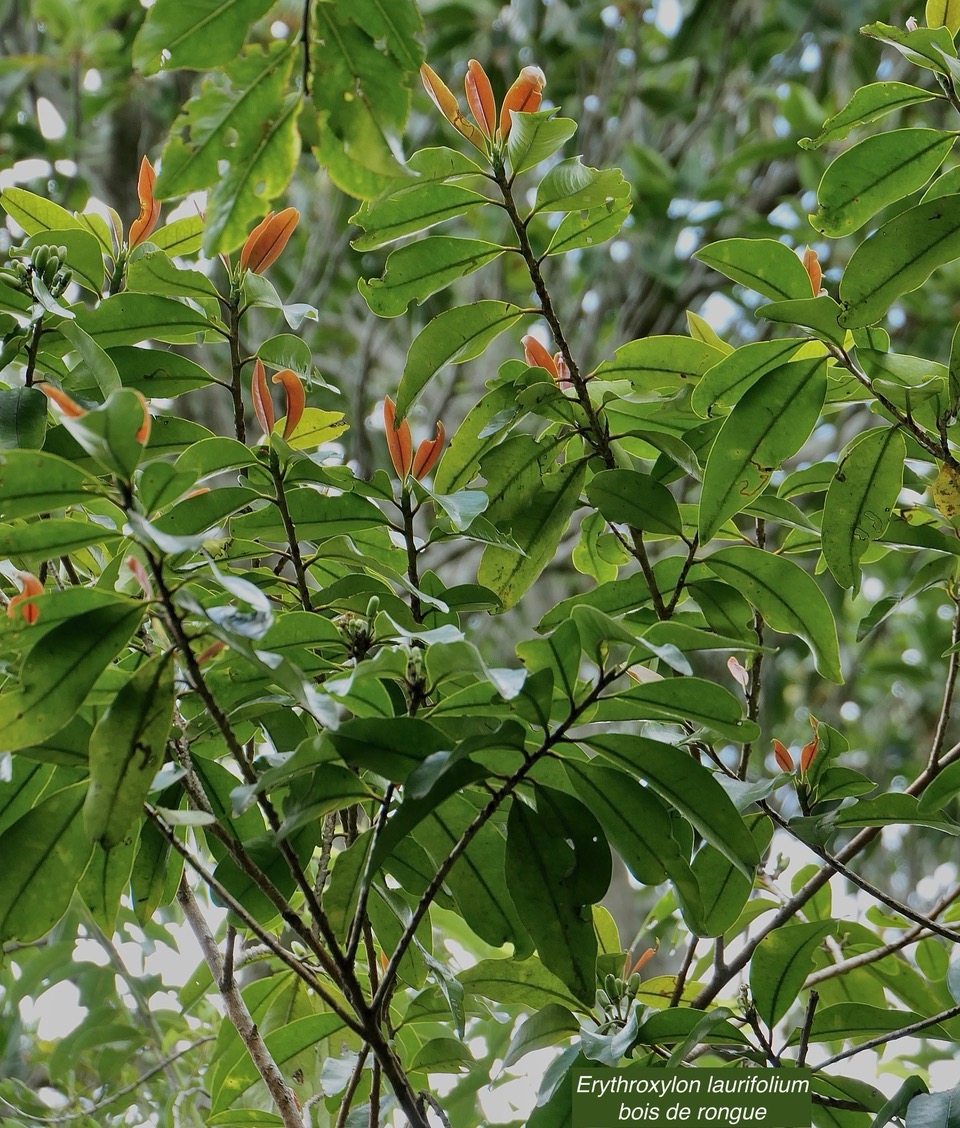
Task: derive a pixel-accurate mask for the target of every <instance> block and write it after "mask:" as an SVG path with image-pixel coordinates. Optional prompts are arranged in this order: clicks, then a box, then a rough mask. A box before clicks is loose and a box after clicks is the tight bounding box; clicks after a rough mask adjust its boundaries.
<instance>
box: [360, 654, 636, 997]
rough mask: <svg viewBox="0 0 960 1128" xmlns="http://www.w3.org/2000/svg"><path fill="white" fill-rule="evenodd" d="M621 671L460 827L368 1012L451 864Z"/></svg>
mask: <svg viewBox="0 0 960 1128" xmlns="http://www.w3.org/2000/svg"><path fill="white" fill-rule="evenodd" d="M622 673H623V671H622V670H621V669H616V670H613V671H610V672H608V673H601V675H600V677H599V678H598V679H597V684H596V685H595V686H594V687H593V689H591V690H590V692H589V693H588V694H587V695H586V697H585V698H584V699H583V700H582V701H581V702H580V704H579V705H575V706H573V708H571V710H570V712H569V714H568V715H567V718H566V720H564V721H563V722H562V723H561V724H560V725H559V726H558V727H557V728H556V729H554V731H553V732H552V733H551V734H549V735H548V736H547V737H546V739H545V740H544V741H543V743H542V744H541V745H540V747H539V748H538V749H537V750H536V752H533V753H531V755H530V756H529V757H528V758H527V759H526V760H525V761H524V763H523V764H521V765H520V767H519V768H517V770H516V771H515V772H514V773H513V775H512V776H510V778H509V779H508V780H507V781H506V782H505V783H504V784H503V785H502V786H501V787H500V788H498V789H497V790H496V791H495V792H494V793H493V795H492V796H491V797H490V800H489V801H488V802H487V804H486V806H485V807H484V808H483V810H481V811H480V813H479V814H478V815H477V816H476V818H474V820H473V822H471V823H470V825H469V826H468V827H467V828H466V830H464V832H463V834H461V835H460V838H459V840H458V841H457V843H456V844H455V845H454V847H453V848H452V849H451V851H450V853H449V854H448V855H447V856H446V858H445V859H444V860H443V862H441V863H440V866H439V867H438V869H437V872H436V874H435V875H434V877H433V878H432V879H431V881H430V884H429V885H428V886H427V888H426V889H425V890H424V891H423V894H422V895H421V897H420V900H419V901H418V902H417V906H416V908H415V909H414V910H413V913H412V915H411V917H410V920H409V921H408V922H407V925H406V927H405V928H404V930H403V934H402V935H401V937H400V940H399V941H398V943H397V946H396V948H395V950H394V952H393V955H392V956H391V957H390V962H389V963H388V964H387V967H386V969H385V970H384V973H383V978H382V979H381V981H380V986H379V987H378V988H377V991H376V994H375V995H374V997H373V1002H372V1004H371V1011H372V1012H373V1013H374V1014H376V1013H377V1012H378V1011H379V1009H380V1008H381V1007H382V1006H383V1003H384V1000H385V999H386V998H387V996H388V994H389V991H390V988H391V985H392V983H393V981H394V979H395V978H396V975H397V969H398V968H399V966H400V961H401V960H402V959H403V956H404V954H405V953H406V950H407V948H408V947H409V946H410V944H411V942H412V941H413V938H414V936H415V934H416V931H417V929H418V928H419V926H420V922H421V921H422V920H423V918H424V916H425V915H426V913H427V910H428V909H429V908H430V905H431V904H432V902H433V899H434V897H436V895H437V893H438V892H439V891H440V887H441V886H442V885H443V882H444V881H445V879H446V876H447V874H448V873H449V872H450V870H451V869H453V867H454V865H455V864H456V862H457V859H458V858H460V857H461V856H462V855H463V854H464V853H465V851H466V849H467V847H468V846H469V845H470V843H471V842H472V841H473V840H474V838H475V837H476V836H477V834H478V833H479V832H480V831H481V830H482V828H483V827H484V826H486V824H487V823H488V822H489V821H490V819H491V818H493V816H494V815H495V814H496V812H497V811H498V810H499V808H500V806H501V804H502V803H503V802H504V800H505V799H508V798H509V797H510V796H511V795H512V794H513V792H514V791H515V790H516V788H517V787H518V786H519V784H521V783H522V782H523V781H524V780H525V779H526V777H527V776H528V775H529V774H530V771H531V769H532V768H533V767H534V765H535V764H537V763H538V762H539V761H540V760H541V759H543V757H544V756H546V754H547V753H548V752H549V751H550V750H551V749H552V748H553V747H554V746H555V745H557V744H559V743H561V742H562V741H563V740H564V738H565V736H566V734H567V732H568V731H569V730H570V728H572V727H573V725H574V724H576V722H577V720H578V719H579V717H580V716H581V715H582V714H583V712H584V711H585V710H586V709H588V708H589V707H590V706H591V705H592V704H593V703H594V702H595V701H597V700H598V699H599V697H600V694H601V693H602V692H603V691H604V690H605V689H606V688H607V686H608V685H610V684H611V682H614V681H616V679H617V678H618V677H620V676H621V675H622Z"/></svg>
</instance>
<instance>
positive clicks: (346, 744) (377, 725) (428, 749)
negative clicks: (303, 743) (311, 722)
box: [329, 717, 451, 783]
mask: <svg viewBox="0 0 960 1128" xmlns="http://www.w3.org/2000/svg"><path fill="white" fill-rule="evenodd" d="M329 738H330V741H331V742H332V744H333V746H334V748H336V750H337V752H338V753H339V754H340V755H341V756H342V757H343V759H344V761H345V762H346V763H348V764H349V765H350V766H351V767H354V768H372V769H373V770H374V771H375V772H377V774H378V775H382V776H384V777H385V778H386V779H389V780H393V782H394V783H403V781H404V780H405V779H406V778H407V776H408V775H409V774H410V773H411V772H412V771H413V770H414V769H415V768H418V767H419V766H420V765H421V764H422V763H423V761H424V760H425V759H426V758H427V757H428V756H430V755H432V754H433V753H435V752H441V751H444V750H449V749H450V747H451V741H450V739H449V738H448V737H446V736H444V735H443V733H442V732H440V730H439V729H437V728H434V726H433V725H431V724H428V723H427V722H426V721H422V720H420V718H419V717H389V718H386V717H385V718H380V717H364V718H358V719H354V720H352V721H348V722H347V723H346V724H344V725H341V726H340V728H339V729H338V730H337V731H336V732H332V733H330V736H329Z"/></svg>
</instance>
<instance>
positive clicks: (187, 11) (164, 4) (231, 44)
mask: <svg viewBox="0 0 960 1128" xmlns="http://www.w3.org/2000/svg"><path fill="white" fill-rule="evenodd" d="M272 7H273V0H191V2H190V3H189V4H184V3H181V0H157V2H156V3H155V4H154V5H153V6H152V7H151V8H150V9H149V11H148V12H147V18H146V19H145V20H144V22H143V25H142V27H141V28H140V31H139V32H138V33H137V38H136V39H135V40H134V43H133V65H134V66H135V67H136V68H137V70H140V71H142V72H143V73H144V74H156V72H157V71H158V70H160V68H161V67H163V68H164V69H165V70H176V69H178V68H180V67H189V68H190V69H192V70H206V69H207V68H209V67H215V66H217V65H218V64H220V63H228V62H230V61H231V60H232V59H234V58H235V57H236V56H237V54H238V53H239V51H240V48H241V47H242V46H243V42H244V40H245V39H246V37H247V31H248V29H249V27H250V25H251V24H252V23H253V22H254V21H255V20H258V19H260V17H261V16H265V15H266V14H267V12H268V11H269V10H270V9H271V8H272Z"/></svg>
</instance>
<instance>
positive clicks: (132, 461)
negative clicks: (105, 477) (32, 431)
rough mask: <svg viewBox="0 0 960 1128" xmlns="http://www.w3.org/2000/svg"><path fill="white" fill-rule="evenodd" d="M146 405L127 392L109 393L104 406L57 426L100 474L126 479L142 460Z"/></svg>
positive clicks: (65, 418)
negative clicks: (98, 468) (95, 462)
mask: <svg viewBox="0 0 960 1128" xmlns="http://www.w3.org/2000/svg"><path fill="white" fill-rule="evenodd" d="M146 414H147V409H146V405H145V404H144V401H143V399H142V398H141V397H140V396H139V395H138V394H137V393H136V392H134V391H132V390H131V389H130V388H119V389H118V390H117V391H115V392H111V394H110V395H109V397H108V398H107V400H106V402H105V403H103V404H101V405H100V406H99V407H96V408H92V409H91V410H90V411H87V412H86V413H85V414H84V415H81V416H79V417H78V418H71V417H69V416H64V418H63V420H62V421H61V426H62V427H63V428H64V430H65V431H68V432H69V433H70V434H71V435H72V436H73V438H74V439H75V440H76V441H77V442H78V443H79V444H80V446H81V447H83V449H84V450H85V451H86V452H87V454H89V455H90V457H91V458H93V459H95V460H96V461H97V462H98V463H99V464H100V465H101V466H102V467H103V468H104V470H106V471H108V472H109V473H111V474H117V475H118V476H120V477H122V478H124V479H126V480H127V481H129V480H130V478H131V477H132V475H133V472H134V470H135V469H136V468H137V465H138V463H139V462H140V459H141V458H142V457H143V451H144V444H143V441H142V437H140V436H141V428H142V427H143V426H144V424H145V422H146V421H147V420H146V419H145V415H146Z"/></svg>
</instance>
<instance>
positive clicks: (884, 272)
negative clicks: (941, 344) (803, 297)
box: [840, 196, 960, 329]
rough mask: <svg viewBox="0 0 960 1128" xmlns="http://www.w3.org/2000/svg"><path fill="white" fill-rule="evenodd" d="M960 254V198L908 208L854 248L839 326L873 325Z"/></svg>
mask: <svg viewBox="0 0 960 1128" xmlns="http://www.w3.org/2000/svg"><path fill="white" fill-rule="evenodd" d="M958 256H960V196H944V197H942V198H939V199H933V200H927V201H926V203H922V204H918V205H917V206H916V207H913V208H908V209H907V210H906V211H904V212H901V213H900V215H898V216H896V217H895V218H894V219H891V220H890V222H889V223H885V224H884V225H883V227H881V228H880V229H879V231H875V232H874V233H873V234H872V235H871V236H870V237H869V238H868V239H867V240H866V241H865V242H863V243H861V244H860V246H859V247H857V249H856V250H855V251H854V252H853V255H852V256H851V258H850V261H849V262H848V263H847V268H846V270H845V271H844V272H843V278H842V279H841V280H840V300H841V303H842V305H843V307H844V310H843V313H842V314H841V316H840V324H841V325H843V326H845V327H846V328H848V329H855V328H858V327H859V326H863V325H872V324H874V322H877V321H879V320H880V319H881V318H882V317H883V315H884V314H885V313H886V312H887V310H888V309H889V308H890V306H891V305H892V304H893V303H894V302H895V301H896V299H897V298H899V297H900V295H901V294H907V293H909V292H910V291H911V290H916V289H917V288H918V287H919V286H922V285H923V283H924V282H926V280H927V279H928V278H929V277H930V275H931V274H932V273H933V271H934V270H936V269H937V267H938V266H943V265H944V264H945V263H948V262H953V261H954V260H955V259H956V258H957V257H958Z"/></svg>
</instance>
